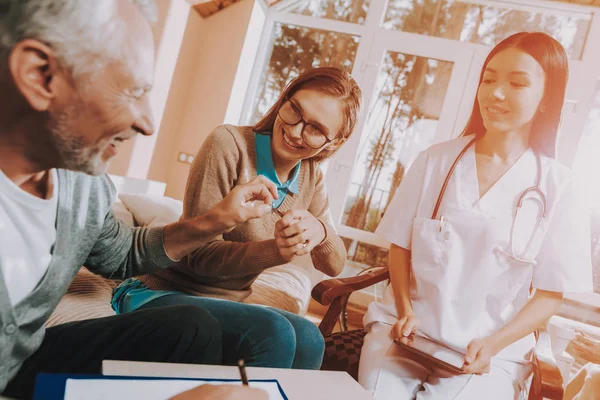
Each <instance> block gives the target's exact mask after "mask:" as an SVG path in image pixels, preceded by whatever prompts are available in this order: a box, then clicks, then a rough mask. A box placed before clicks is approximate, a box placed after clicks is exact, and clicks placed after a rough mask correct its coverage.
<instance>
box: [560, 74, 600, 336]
mask: <svg viewBox="0 0 600 400" xmlns="http://www.w3.org/2000/svg"><path fill="white" fill-rule="evenodd" d="M598 151H600V79H599V80H598V82H597V86H596V90H595V94H594V99H593V102H592V107H591V108H590V112H589V114H588V118H587V121H586V123H585V128H584V132H583V136H582V138H581V142H580V146H579V151H578V154H577V158H576V160H575V163H574V166H573V169H574V171H575V174H576V176H577V178H579V179H582V182H583V183H584V184H585V186H586V188H587V189H588V190H589V194H590V195H591V202H590V203H591V221H590V228H591V234H592V235H591V236H592V237H591V242H592V268H593V279H594V293H579V294H567V295H565V301H564V303H563V305H562V306H561V309H560V310H559V315H561V316H563V317H566V318H569V319H574V320H578V321H581V322H584V323H587V324H591V325H595V326H600V314H599V312H598V310H599V309H600V158H598Z"/></svg>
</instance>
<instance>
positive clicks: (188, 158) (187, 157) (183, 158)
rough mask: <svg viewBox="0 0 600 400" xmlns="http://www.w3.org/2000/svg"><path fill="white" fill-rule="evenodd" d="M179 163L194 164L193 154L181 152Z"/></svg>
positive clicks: (178, 158) (178, 157)
mask: <svg viewBox="0 0 600 400" xmlns="http://www.w3.org/2000/svg"><path fill="white" fill-rule="evenodd" d="M177 161H179V162H181V163H184V164H192V163H193V162H194V156H193V155H192V154H188V153H184V152H183V151H180V152H179V155H178V156H177Z"/></svg>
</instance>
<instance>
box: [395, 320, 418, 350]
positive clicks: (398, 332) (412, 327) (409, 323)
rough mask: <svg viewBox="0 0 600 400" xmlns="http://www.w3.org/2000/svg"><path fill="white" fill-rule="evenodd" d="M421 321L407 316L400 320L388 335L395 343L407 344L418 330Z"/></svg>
mask: <svg viewBox="0 0 600 400" xmlns="http://www.w3.org/2000/svg"><path fill="white" fill-rule="evenodd" d="M419 325H421V321H420V320H419V318H418V317H417V316H416V315H414V314H408V315H405V316H404V317H402V318H400V319H399V320H398V321H397V322H396V323H395V324H394V326H393V328H392V330H391V332H390V335H391V336H392V339H394V342H396V343H403V344H407V343H409V342H410V341H411V340H412V338H413V337H414V335H415V333H416V332H417V329H419Z"/></svg>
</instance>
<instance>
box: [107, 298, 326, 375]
mask: <svg viewBox="0 0 600 400" xmlns="http://www.w3.org/2000/svg"><path fill="white" fill-rule="evenodd" d="M146 290H148V291H150V289H147V288H146ZM156 292H160V291H156ZM131 300H132V299H131V296H130V297H129V301H128V302H123V301H122V302H120V303H121V304H120V307H119V308H120V311H121V312H122V313H125V312H130V311H135V310H133V309H127V306H125V307H123V306H124V305H126V304H131V303H135V301H131ZM173 305H193V306H196V307H199V308H202V309H204V310H206V311H208V312H209V313H210V314H212V316H213V317H214V318H215V319H216V320H217V321H218V322H219V323H220V325H221V331H222V334H223V340H222V343H223V363H224V364H226V365H236V363H237V360H239V359H240V358H243V359H244V361H245V363H246V365H249V366H255V367H274V368H296V369H319V368H320V367H321V362H322V360H323V352H324V349H325V343H324V341H323V336H322V335H321V332H320V331H319V329H318V328H317V327H316V326H315V325H314V324H313V323H312V322H310V321H309V320H307V319H306V318H303V317H301V316H299V315H296V314H293V313H290V312H287V311H283V310H279V309H276V308H271V307H265V306H259V305H254V304H245V303H238V302H234V301H230V300H221V299H214V298H209V297H198V296H193V295H188V294H184V293H180V294H174V293H173V292H169V293H168V294H164V295H163V296H162V297H158V298H155V299H154V300H151V301H149V302H147V303H146V304H143V305H141V306H140V307H139V308H137V309H139V310H142V309H149V308H156V307H165V306H173Z"/></svg>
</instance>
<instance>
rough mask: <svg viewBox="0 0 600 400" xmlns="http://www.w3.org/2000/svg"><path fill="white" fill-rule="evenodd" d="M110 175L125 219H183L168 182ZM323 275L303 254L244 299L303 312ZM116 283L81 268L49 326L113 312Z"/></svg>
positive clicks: (136, 222) (153, 222)
mask: <svg viewBox="0 0 600 400" xmlns="http://www.w3.org/2000/svg"><path fill="white" fill-rule="evenodd" d="M111 179H112V181H113V183H114V184H115V187H116V189H117V201H116V202H115V203H114V205H113V212H114V213H115V216H116V217H117V218H118V219H120V220H121V221H122V222H123V223H125V224H128V225H130V226H160V225H166V224H168V223H171V222H175V221H177V220H178V219H179V217H180V215H181V213H182V208H183V204H182V202H181V201H179V200H176V199H173V198H169V197H166V196H164V190H165V184H164V183H161V182H155V181H150V180H144V179H136V178H128V177H120V176H111ZM323 277H324V276H323V273H321V272H319V271H317V270H315V268H314V267H313V265H312V261H311V259H310V256H309V255H307V256H304V257H300V258H298V259H296V260H294V262H293V263H289V264H284V265H280V266H277V267H274V268H269V269H268V270H266V271H264V272H263V273H262V274H261V275H260V276H259V277H258V278H257V279H256V281H255V282H254V283H253V285H252V294H251V295H250V296H249V297H248V298H247V299H246V300H245V302H247V303H251V304H261V305H266V306H272V307H276V308H280V309H283V310H286V311H290V312H293V313H296V314H299V315H305V314H306V311H307V309H308V305H309V302H310V293H311V289H312V288H313V287H314V286H315V285H316V284H317V283H318V282H320V281H321V280H323ZM118 284H119V281H113V280H109V279H105V278H103V277H101V276H98V275H95V274H92V273H91V272H90V271H88V270H87V269H86V268H85V266H83V267H82V268H81V270H80V271H79V272H78V274H77V275H76V276H75V279H74V280H73V282H72V283H71V286H70V287H69V289H68V290H67V293H66V294H65V295H64V296H63V298H62V299H61V301H60V303H59V304H58V306H57V308H56V309H55V310H54V312H53V313H52V315H51V316H50V318H49V319H48V321H47V323H46V326H47V327H51V326H55V325H58V324H63V323H66V322H71V321H81V320H86V319H92V318H101V317H106V316H110V315H114V314H115V312H114V311H113V310H112V308H111V306H110V300H111V297H112V290H113V288H114V287H115V286H117V285H118Z"/></svg>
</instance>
